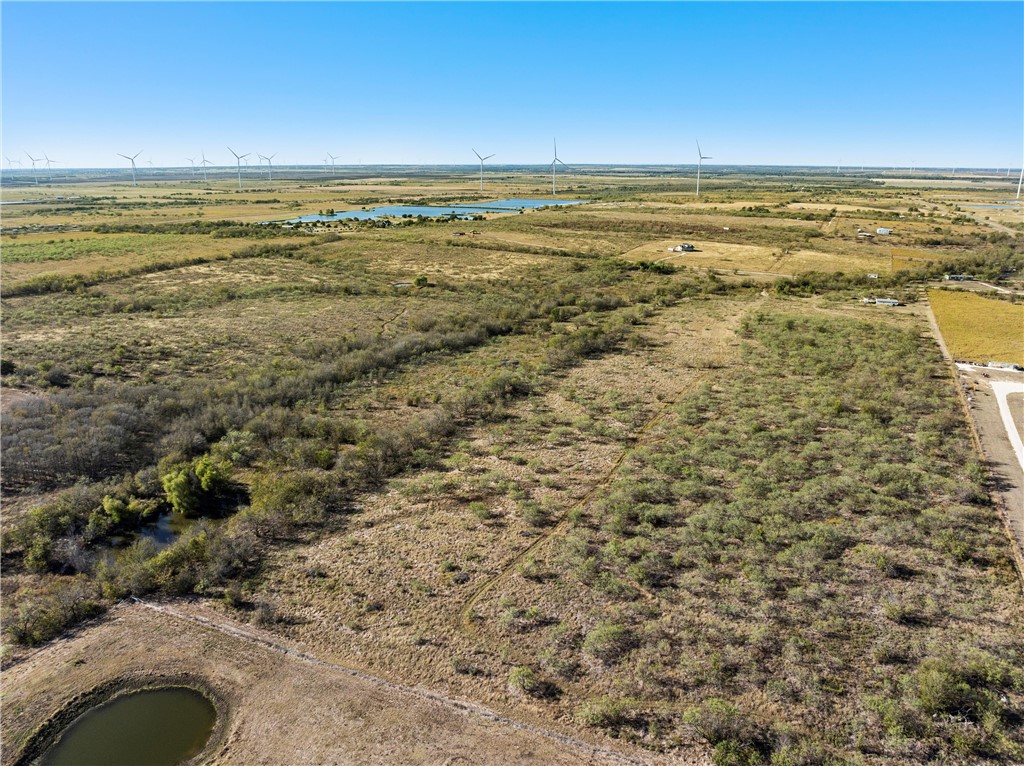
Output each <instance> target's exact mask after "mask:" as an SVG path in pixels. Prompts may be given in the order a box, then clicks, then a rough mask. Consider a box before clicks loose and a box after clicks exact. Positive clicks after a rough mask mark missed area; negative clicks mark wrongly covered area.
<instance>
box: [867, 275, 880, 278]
mask: <svg viewBox="0 0 1024 766" xmlns="http://www.w3.org/2000/svg"><path fill="white" fill-rule="evenodd" d="M868 279H878V275H877V274H868Z"/></svg>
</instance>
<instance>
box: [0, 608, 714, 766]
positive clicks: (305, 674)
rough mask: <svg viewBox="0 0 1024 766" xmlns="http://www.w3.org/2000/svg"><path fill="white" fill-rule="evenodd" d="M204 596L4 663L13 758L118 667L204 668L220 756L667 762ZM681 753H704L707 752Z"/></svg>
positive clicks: (126, 616)
mask: <svg viewBox="0 0 1024 766" xmlns="http://www.w3.org/2000/svg"><path fill="white" fill-rule="evenodd" d="M225 622H230V621H225V620H224V618H223V617H222V616H220V615H216V614H215V613H212V612H209V611H207V610H204V609H203V608H202V607H198V606H196V605H184V606H182V607H180V608H179V607H174V608H168V607H157V608H154V607H153V606H152V605H144V604H131V605H128V604H124V605H120V606H118V607H116V608H115V609H114V610H113V611H112V613H111V614H110V615H109V616H108V617H107V618H106V619H105V620H104V621H103V622H101V623H100V624H98V625H95V626H93V627H90V628H88V629H86V630H84V631H83V632H82V633H81V634H79V635H77V636H73V637H70V638H67V639H64V640H61V641H57V642H54V643H53V644H51V645H49V646H47V647H45V648H44V649H43V650H42V651H40V652H38V653H36V654H34V655H32V656H31V657H30V658H28V659H27V660H25V661H24V662H21V663H19V664H17V665H15V666H14V667H12V668H10V669H8V670H7V671H5V673H4V675H5V679H4V680H5V684H4V686H5V693H4V730H3V735H4V736H3V760H2V762H3V764H4V766H8V765H9V764H12V763H14V760H15V758H16V756H17V751H18V750H20V747H21V745H22V744H23V743H24V741H25V739H26V738H27V737H28V735H29V734H30V733H31V732H32V731H33V730H34V729H35V728H36V727H37V726H38V725H39V724H40V723H42V722H43V721H44V720H45V719H46V718H48V717H49V716H50V715H52V714H53V713H54V712H56V711H57V710H58V709H60V708H61V707H63V706H64V705H65V704H66V703H67V701H69V700H70V699H71V698H72V697H74V696H75V695H77V694H80V693H82V692H84V691H86V690H88V689H90V688H92V687H94V686H96V685H98V684H100V683H102V682H104V681H107V680H109V679H111V678H116V677H125V678H138V677H152V676H159V675H164V676H173V675H175V674H180V673H189V674H192V675H199V676H201V677H203V678H205V679H206V680H207V682H208V683H209V684H210V685H211V687H213V688H214V689H215V690H216V691H217V692H218V693H219V694H221V695H222V696H223V698H224V699H225V700H226V701H227V703H228V706H229V708H230V710H231V712H229V717H230V718H229V721H228V725H227V730H226V734H225V736H224V741H223V743H222V746H221V747H220V749H219V751H218V752H217V754H216V756H215V757H214V759H213V760H212V761H211V762H212V763H214V764H237V763H244V764H289V766H298V765H299V764H431V766H434V765H438V766H440V765H441V764H452V765H454V764H458V763H466V764H468V763H473V764H503V765H504V764H517V763H531V764H564V765H566V766H568V765H569V764H581V763H587V764H623V763H626V764H645V763H651V764H660V763H668V762H670V761H669V760H667V759H663V758H660V757H656V756H652V755H647V754H644V753H638V752H635V751H631V750H628V749H627V748H623V750H622V752H621V753H618V752H614V751H613V750H611V749H610V748H608V747H607V745H606V744H605V745H601V744H591V743H589V742H585V741H583V740H581V739H579V738H576V737H571V736H568V735H564V734H560V733H557V732H554V731H551V730H547V729H542V728H541V727H539V726H534V725H532V724H529V723H525V722H521V721H515V720H512V719H510V718H508V717H505V716H502V715H500V714H497V713H494V712H493V711H490V710H487V709H486V708H482V707H479V706H476V705H473V704H470V703H465V702H462V701H459V700H453V699H450V698H448V697H446V696H444V695H443V694H439V693H437V692H433V691H428V690H424V689H413V688H406V687H401V686H398V685H396V684H393V683H389V682H387V681H384V680H382V679H378V678H376V677H374V676H372V675H370V674H367V673H364V672H359V671H354V670H351V669H349V668H346V667H344V666H341V665H337V664H334V663H331V662H329V661H326V660H323V659H319V658H316V657H313V656H311V655H308V654H305V653H303V652H301V651H300V650H298V649H295V648H293V647H290V646H287V645H285V644H282V643H279V639H277V638H274V639H273V640H271V639H270V638H269V637H267V636H264V635H263V634H262V633H261V632H260V631H258V630H257V629H254V628H252V627H250V626H246V625H240V624H234V623H232V624H222V623H225ZM671 762H673V763H702V762H703V761H701V760H689V761H685V762H684V761H678V760H673V761H671Z"/></svg>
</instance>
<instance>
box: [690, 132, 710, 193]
mask: <svg viewBox="0 0 1024 766" xmlns="http://www.w3.org/2000/svg"><path fill="white" fill-rule="evenodd" d="M710 159H714V158H713V157H705V156H704V153H703V152H701V150H700V141H697V194H696V195H694V196H697V197H699V196H700V166H701V164H702V163H703V162H704V160H710Z"/></svg>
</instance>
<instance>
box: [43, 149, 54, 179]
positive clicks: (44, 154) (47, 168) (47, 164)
mask: <svg viewBox="0 0 1024 766" xmlns="http://www.w3.org/2000/svg"><path fill="white" fill-rule="evenodd" d="M43 156H44V157H46V152H43ZM54 162H56V160H51V159H50V158H49V157H46V173H47V175H48V176H50V181H53V171H52V170H50V165H52V164H53V163H54Z"/></svg>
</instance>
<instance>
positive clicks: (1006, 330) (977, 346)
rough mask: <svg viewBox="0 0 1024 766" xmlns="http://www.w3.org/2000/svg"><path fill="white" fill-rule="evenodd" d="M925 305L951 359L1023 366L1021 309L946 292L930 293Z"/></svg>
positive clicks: (976, 296)
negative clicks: (938, 329)
mask: <svg viewBox="0 0 1024 766" xmlns="http://www.w3.org/2000/svg"><path fill="white" fill-rule="evenodd" d="M928 302H929V303H930V304H931V306H932V310H933V311H934V312H935V319H936V321H938V323H939V327H940V328H941V330H942V337H943V338H944V339H945V341H946V346H947V347H948V348H949V353H950V354H952V356H953V358H954V359H957V360H960V361H969V362H974V363H976V364H986V363H987V362H1010V363H1013V364H1019V365H1024V306H1020V305H1016V304H1012V303H1008V302H1006V301H1001V300H997V299H994V298H986V297H984V296H981V295H976V294H974V293H967V292H954V291H948V290H929V291H928Z"/></svg>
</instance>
